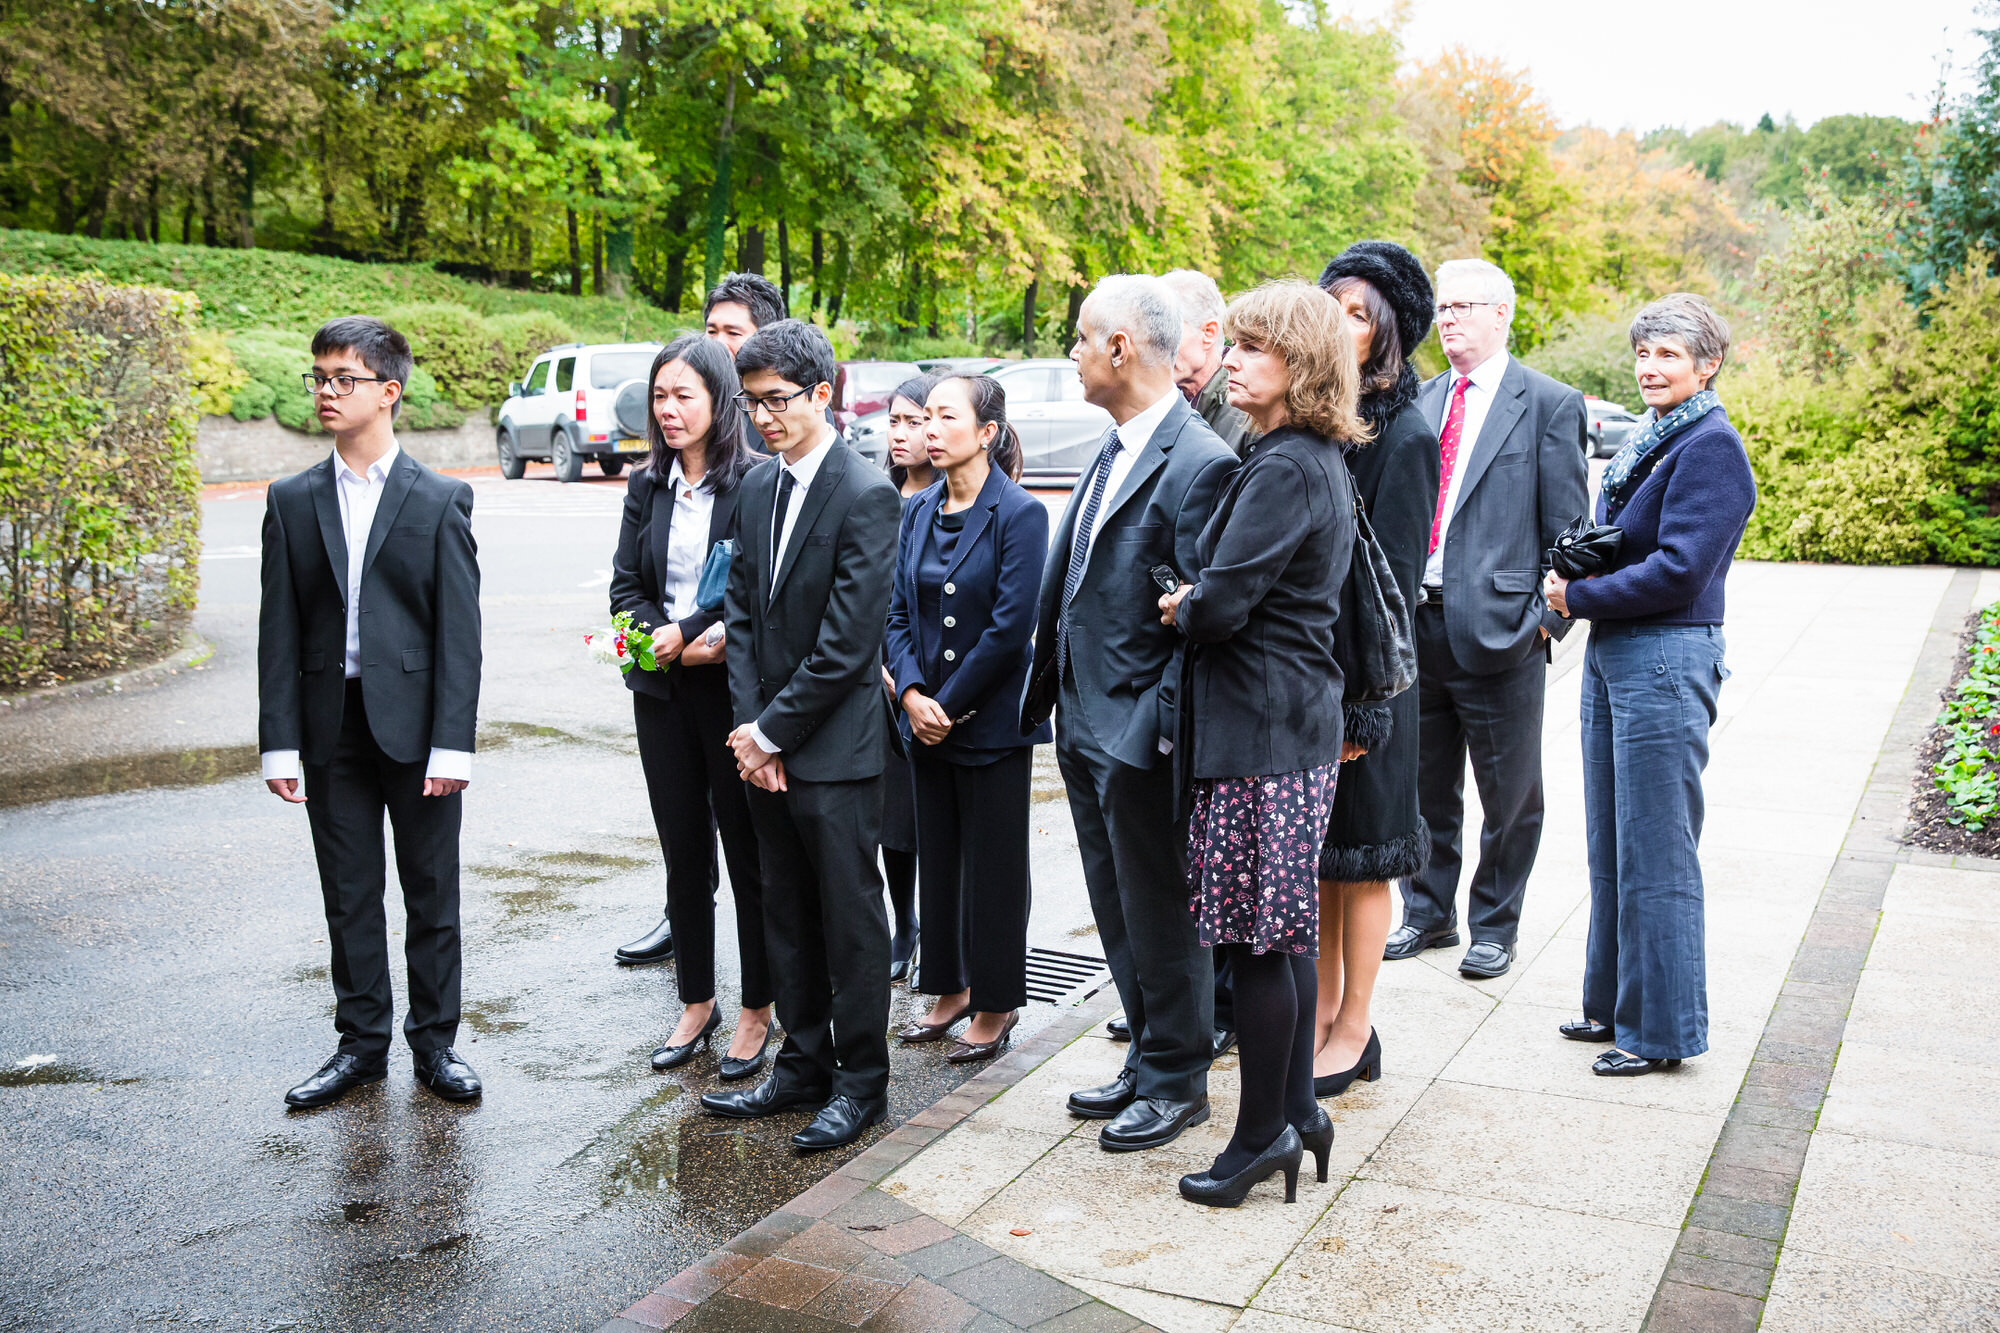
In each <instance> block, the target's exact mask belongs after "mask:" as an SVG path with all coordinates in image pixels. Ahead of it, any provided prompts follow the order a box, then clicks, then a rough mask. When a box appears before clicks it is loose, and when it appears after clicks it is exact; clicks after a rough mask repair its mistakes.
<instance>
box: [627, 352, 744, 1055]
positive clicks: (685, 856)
mask: <svg viewBox="0 0 2000 1333" xmlns="http://www.w3.org/2000/svg"><path fill="white" fill-rule="evenodd" d="M647 383H648V384H649V385H650V386H651V404H650V409H649V411H648V413H647V422H646V429H647V435H648V437H649V439H650V441H651V443H652V454H651V457H650V458H649V459H648V461H647V463H646V465H645V466H644V467H641V468H639V469H638V470H637V471H635V472H634V473H633V474H632V477H631V480H630V481H629V482H628V483H627V484H626V491H625V515H624V522H623V524H622V526H621V527H620V528H619V532H618V550H617V553H616V554H615V555H614V556H613V557H612V575H611V610H612V611H613V612H614V613H616V612H619V611H628V612H630V613H631V614H632V616H633V617H634V619H636V620H637V621H638V622H639V623H640V624H641V625H643V626H644V627H645V628H647V629H648V630H650V631H651V632H652V635H653V653H654V656H655V657H656V658H658V659H659V661H660V662H662V663H671V664H672V665H671V666H669V667H668V668H667V669H666V670H663V671H657V672H655V671H638V670H634V671H631V672H629V673H627V674H626V677H625V684H626V687H627V688H629V689H630V690H631V691H632V721H633V729H634V731H635V732H636V733H637V735H638V740H639V763H640V766H641V767H642V769H643V770H644V771H645V775H646V794H647V796H648V798H649V799H650V800H651V802H652V806H653V824H654V827H655V828H657V829H658V830H659V835H660V845H661V847H662V849H663V850H664V851H665V854H666V861H667V911H666V917H667V923H668V925H669V926H670V928H671V930H672V946H671V947H672V950H673V957H674V960H675V963H676V965H677V970H678V973H679V981H680V998H681V1004H682V1006H683V1007H682V1011H681V1017H680V1022H679V1023H678V1024H677V1025H676V1026H675V1028H674V1031H673V1033H672V1034H671V1035H670V1036H669V1037H668V1038H667V1039H666V1041H665V1042H663V1043H661V1045H660V1046H659V1048H658V1049H656V1050H655V1051H654V1052H653V1058H652V1063H653V1068H654V1069H657V1070H667V1069H673V1068H675V1067H677V1066H679V1065H683V1064H686V1063H687V1062H688V1061H689V1060H692V1059H693V1058H694V1057H695V1055H696V1054H697V1053H698V1052H699V1051H702V1050H705V1049H707V1048H708V1046H709V1044H710V1041H711V1039H712V1038H713V1036H714V1034H715V1032H716V1029H717V1028H719V1027H720V1026H721V1023H722V1015H721V1013H720V1012H719V1011H718V1009H717V1008H716V1003H715V887H716V861H715V841H716V832H717V830H720V831H721V834H722V851H723V855H724V857H725V858H726V859H727V861H728V864H729V887H730V891H731V892H732V893H733V894H734V895H735V898H736V946H737V950H738V953H739V955H740V957H741V961H742V977H743V994H742V1011H741V1013H740V1015H739V1016H738V1018H737V1023H736V1035H735V1038H734V1039H733V1040H732V1041H731V1043H730V1046H729V1050H728V1053H727V1054H726V1055H725V1056H724V1057H723V1059H722V1062H721V1076H722V1077H723V1078H725V1079H740V1078H748V1077H749V1076H750V1075H752V1074H754V1073H756V1072H757V1071H758V1070H760V1069H761V1068H763V1065H764V1048H765V1045H766V1044H767V1043H768V1041H769V1039H770V1031H771V1000H772V996H773V991H772V982H771V969H770V965H769V963H768V961H767V960H766V957H765V953H764V897H763V889H762V886H761V884H760V882H759V880H758V869H757V835H756V832H755V830H753V829H752V827H751V825H750V806H749V803H748V801H747V800H745V798H744V792H743V782H742V779H741V778H739V777H738V776H737V774H736V762H735V759H734V758H733V757H732V756H731V754H730V751H729V744H728V735H729V727H730V720H731V710H730V706H729V679H728V668H727V667H726V666H724V665H723V660H722V659H723V654H724V652H725V651H726V645H725V644H724V643H723V633H722V612H721V608H720V607H708V608H703V607H701V606H699V605H697V604H696V602H695V590H696V587H697V585H698V584H699V582H700V579H701V570H702V565H703V564H704V562H705V561H706V560H707V559H708V555H709V552H710V551H711V550H713V549H714V547H715V544H716V542H718V541H720V540H722V539H723V538H725V537H733V536H734V535H735V533H736V495H737V488H738V483H740V482H741V481H742V479H743V474H744V473H745V472H746V471H748V470H749V467H750V465H751V464H752V463H753V462H754V461H756V460H755V458H754V457H753V456H752V455H750V454H749V453H748V452H747V451H746V450H745V448H744V446H743V436H742V432H741V431H738V430H736V429H735V422H734V421H733V420H732V412H733V404H734V403H735V400H736V395H737V393H738V392H739V390H740V387H741V386H740V385H739V384H738V383H737V379H736V367H735V365H734V363H733V362H732V361H731V360H730V356H729V352H728V350H727V349H726V348H724V347H723V346H722V344H720V343H718V342H714V341H711V340H710V339H707V338H702V337H695V336H689V337H684V338H677V339H675V340H674V341H673V342H672V343H669V344H668V345H667V346H666V347H665V348H663V349H662V350H661V352H660V354H659V355H658V356H656V357H654V358H653V367H652V370H651V371H650V372H649V374H648V375H647ZM640 943H643V941H641V942H640ZM628 947H629V946H628Z"/></svg>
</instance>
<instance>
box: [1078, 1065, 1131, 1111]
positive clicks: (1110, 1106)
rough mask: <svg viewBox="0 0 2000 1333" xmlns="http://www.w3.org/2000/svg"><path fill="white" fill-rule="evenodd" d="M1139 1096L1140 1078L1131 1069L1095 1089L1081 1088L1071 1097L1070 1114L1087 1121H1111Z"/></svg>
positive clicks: (1119, 1072)
mask: <svg viewBox="0 0 2000 1333" xmlns="http://www.w3.org/2000/svg"><path fill="white" fill-rule="evenodd" d="M1137 1095H1138V1077H1137V1075H1135V1074H1133V1072H1132V1071H1131V1070H1129V1069H1121V1070H1119V1071H1118V1077H1117V1078H1114V1079H1112V1080H1111V1081H1110V1082H1109V1083H1103V1084H1099V1085H1098V1086H1097V1087H1094V1088H1079V1089H1077V1091H1075V1092H1072V1093H1071V1094H1070V1095H1069V1113H1070V1114H1071V1115H1077V1116H1082V1117H1083V1118H1084V1119H1085V1120H1109V1119H1111V1117H1113V1116H1115V1115H1117V1114H1118V1113H1119V1112H1120V1111H1122V1110H1124V1109H1125V1108H1126V1107H1128V1106H1130V1105H1131V1104H1132V1099H1133V1098H1134V1097H1135V1096H1137Z"/></svg>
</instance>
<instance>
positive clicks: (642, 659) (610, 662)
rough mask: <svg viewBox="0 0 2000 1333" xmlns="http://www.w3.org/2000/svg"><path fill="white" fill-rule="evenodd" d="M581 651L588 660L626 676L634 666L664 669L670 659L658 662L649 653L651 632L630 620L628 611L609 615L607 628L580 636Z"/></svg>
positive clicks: (668, 666)
mask: <svg viewBox="0 0 2000 1333" xmlns="http://www.w3.org/2000/svg"><path fill="white" fill-rule="evenodd" d="M583 650H584V651H585V652H587V653H589V654H590V656H591V660H593V661H597V662H602V663H604V664H605V665H607V666H615V667H617V668H618V669H619V671H621V672H624V673H626V674H628V675H629V674H630V673H631V671H632V669H633V668H634V667H637V668H638V669H639V670H641V671H666V670H668V669H669V668H671V667H672V666H673V663H672V662H662V661H660V660H658V659H657V658H655V657H654V656H653V636H652V634H651V633H649V632H648V631H647V630H645V629H644V628H642V627H641V626H640V625H639V623H638V622H637V621H635V620H633V619H632V613H631V612H630V611H620V612H619V613H618V614H616V615H614V616H612V617H611V627H610V628H609V629H601V630H597V631H595V632H593V633H590V634H586V635H584V636H583Z"/></svg>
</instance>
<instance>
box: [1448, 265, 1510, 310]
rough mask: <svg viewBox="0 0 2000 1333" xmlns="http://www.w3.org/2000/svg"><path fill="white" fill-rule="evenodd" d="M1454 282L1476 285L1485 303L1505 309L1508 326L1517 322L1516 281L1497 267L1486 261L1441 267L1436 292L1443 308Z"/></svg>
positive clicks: (1480, 297)
mask: <svg viewBox="0 0 2000 1333" xmlns="http://www.w3.org/2000/svg"><path fill="white" fill-rule="evenodd" d="M1455 281H1457V282H1468V283H1471V284H1473V285H1474V287H1475V289H1476V290H1477V291H1478V292H1479V299H1480V300H1482V301H1491V302H1493V303H1494V304H1495V305H1504V306H1506V307H1507V322H1508V323H1509V324H1512V323H1513V322H1514V312H1515V310H1517V309H1519V308H1520V307H1519V305H1518V303H1517V302H1516V301H1515V300H1514V280H1513V279H1512V278H1510V277H1508V276H1507V273H1506V270H1504V269H1502V268H1501V267H1500V266H1499V265H1498V264H1489V263H1487V262H1486V261H1485V260H1483V259H1447V260H1445V261H1444V263H1442V264H1439V265H1438V271H1437V290H1438V293H1439V298H1438V299H1439V303H1440V304H1442V303H1443V292H1444V287H1445V284H1446V283H1448V282H1455Z"/></svg>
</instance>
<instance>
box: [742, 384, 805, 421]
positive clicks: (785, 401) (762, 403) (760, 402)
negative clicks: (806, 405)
mask: <svg viewBox="0 0 2000 1333" xmlns="http://www.w3.org/2000/svg"><path fill="white" fill-rule="evenodd" d="M814 387H815V388H817V387H818V386H817V385H815V386H814ZM811 392H812V389H800V390H798V391H797V392H795V393H774V394H772V395H771V396H770V397H769V398H752V397H751V396H750V395H749V394H747V393H739V394H737V395H736V405H737V406H738V407H740V408H742V409H743V415H744V416H746V417H748V416H755V415H756V413H757V409H758V408H760V407H761V408H763V409H764V410H765V411H766V412H772V413H777V412H782V411H784V410H785V409H786V408H787V407H790V406H791V403H792V399H794V398H803V397H804V396H805V395H807V394H809V393H811Z"/></svg>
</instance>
